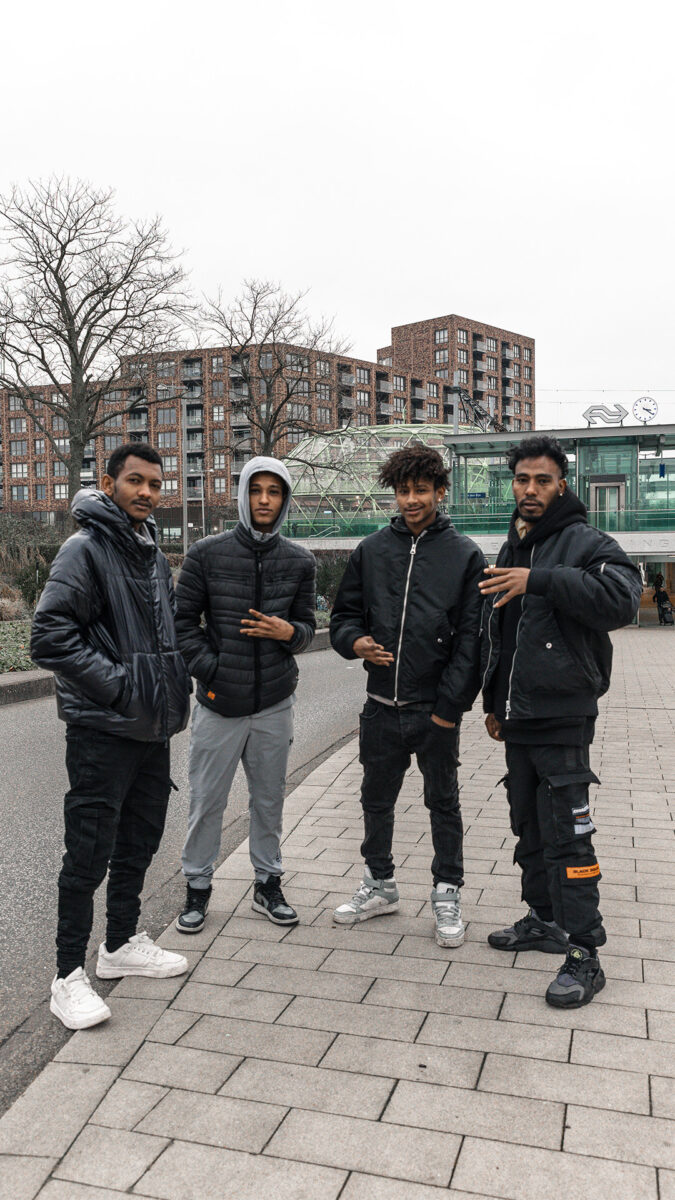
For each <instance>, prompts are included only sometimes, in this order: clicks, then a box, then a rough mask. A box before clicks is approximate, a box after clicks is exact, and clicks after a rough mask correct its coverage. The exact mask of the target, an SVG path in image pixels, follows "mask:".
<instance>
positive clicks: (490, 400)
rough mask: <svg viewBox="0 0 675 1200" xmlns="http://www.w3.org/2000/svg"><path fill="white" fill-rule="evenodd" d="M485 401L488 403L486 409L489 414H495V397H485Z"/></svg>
mask: <svg viewBox="0 0 675 1200" xmlns="http://www.w3.org/2000/svg"><path fill="white" fill-rule="evenodd" d="M486 400H487V403H488V408H489V409H490V412H491V413H496V411H497V397H496V396H486Z"/></svg>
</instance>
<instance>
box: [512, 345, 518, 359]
mask: <svg viewBox="0 0 675 1200" xmlns="http://www.w3.org/2000/svg"><path fill="white" fill-rule="evenodd" d="M511 349H512V350H513V357H514V358H520V346H516V345H515V343H514V345H513V346H512V347H511Z"/></svg>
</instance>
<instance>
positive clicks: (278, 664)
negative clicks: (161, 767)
mask: <svg viewBox="0 0 675 1200" xmlns="http://www.w3.org/2000/svg"><path fill="white" fill-rule="evenodd" d="M260 471H267V472H272V473H273V474H275V475H278V476H279V478H280V479H282V480H283V482H284V484H285V486H286V488H287V494H286V496H285V497H284V503H283V505H282V508H281V512H280V514H279V517H278V520H277V521H276V522H275V525H274V528H273V529H272V531H271V532H270V533H261V532H259V531H258V530H256V529H253V527H252V525H251V512H250V507H249V498H248V489H249V484H250V481H251V477H252V476H253V475H255V474H256V473H257V472H260ZM290 500H291V478H290V475H289V474H288V471H287V470H286V468H285V467H284V465H283V463H281V462H280V461H279V460H278V459H276V458H266V457H263V456H259V457H256V458H253V459H251V461H250V462H248V463H247V464H246V466H245V467H244V470H243V471H242V473H241V478H240V481H239V522H238V524H237V526H236V527H235V528H234V529H232V530H228V531H227V532H226V533H219V534H216V535H214V536H213V537H207V538H203V539H202V540H201V541H199V542H196V543H195V545H194V546H191V547H190V550H189V551H188V553H187V555H186V557H185V561H184V563H183V569H182V571H181V573H180V577H179V580H178V586H177V588H176V597H177V600H178V615H177V617H176V629H177V632H178V644H179V646H180V648H181V650H182V652H183V656H184V658H185V661H186V663H187V666H188V669H189V671H190V672H191V674H192V675H194V677H195V679H196V680H197V699H198V700H199V702H200V704H203V705H204V706H205V707H206V708H211V709H213V711H214V712H217V713H219V714H220V715H221V716H224V717H242V716H249V715H250V714H251V713H254V712H260V711H261V710H262V709H265V708H271V706H272V705H273V704H278V703H279V702H280V701H281V700H285V699H286V698H287V697H288V696H290V695H292V693H293V692H294V691H295V688H296V685H297V680H298V669H297V666H296V663H295V659H294V657H293V656H294V655H295V654H298V653H300V652H301V651H303V650H306V649H307V647H308V646H309V645H310V644H311V642H312V638H313V637H314V631H315V628H316V615H315V591H316V589H315V580H316V562H315V559H314V555H313V554H311V553H310V552H309V550H305V549H304V547H302V546H299V545H298V544H297V542H294V541H292V540H290V539H289V538H285V537H282V536H281V534H280V533H279V529H280V527H281V525H282V523H283V521H284V519H285V516H286V513H287V512H288V506H289V504H290ZM250 609H255V610H256V611H257V612H262V613H264V614H265V616H274V617H282V618H283V619H284V620H285V621H290V623H291V625H292V626H293V628H294V631H295V632H294V634H293V637H292V638H291V640H290V641H289V642H280V641H276V640H275V639H273V638H252V637H247V636H246V635H245V634H242V632H241V628H242V625H241V622H242V618H244V617H249V616H250ZM202 616H203V617H204V620H205V624H202Z"/></svg>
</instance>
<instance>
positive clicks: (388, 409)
mask: <svg viewBox="0 0 675 1200" xmlns="http://www.w3.org/2000/svg"><path fill="white" fill-rule="evenodd" d="M375 411H376V412H377V413H378V414H381V415H382V416H383V417H390V416H391V415H392V413H395V412H396V409H395V408H394V405H393V404H388V403H387V402H386V400H378V401H377V404H376V406H375Z"/></svg>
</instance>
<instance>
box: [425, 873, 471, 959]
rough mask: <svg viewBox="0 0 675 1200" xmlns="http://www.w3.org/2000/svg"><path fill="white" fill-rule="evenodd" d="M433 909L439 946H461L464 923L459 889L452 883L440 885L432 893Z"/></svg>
mask: <svg viewBox="0 0 675 1200" xmlns="http://www.w3.org/2000/svg"><path fill="white" fill-rule="evenodd" d="M431 908H432V911H433V914H434V922H435V926H436V941H437V942H438V945H439V946H461V944H462V942H463V941H464V922H463V920H462V909H461V906H460V902H459V888H457V887H453V885H452V884H451V883H439V884H438V887H435V888H434V890H433V892H432V893H431Z"/></svg>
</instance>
